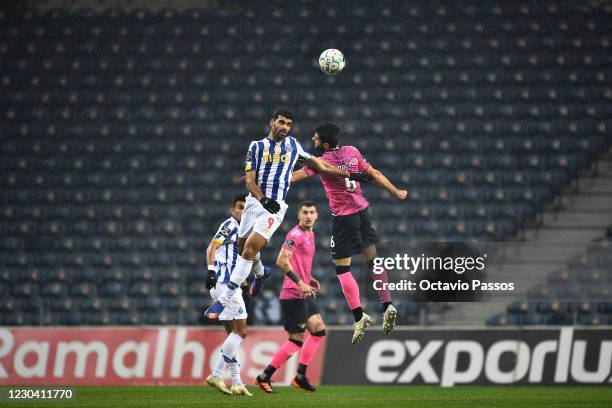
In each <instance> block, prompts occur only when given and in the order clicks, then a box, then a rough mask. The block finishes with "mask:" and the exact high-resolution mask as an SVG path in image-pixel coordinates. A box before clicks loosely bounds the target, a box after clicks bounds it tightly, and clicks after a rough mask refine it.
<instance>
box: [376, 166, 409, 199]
mask: <svg viewBox="0 0 612 408" xmlns="http://www.w3.org/2000/svg"><path fill="white" fill-rule="evenodd" d="M368 175H369V176H370V177H372V182H373V183H374V184H376V185H378V186H380V187H382V188H384V189H385V190H387V191H388V192H390V193H391V194H393V195H394V196H395V197H396V198H397V199H398V200H404V199H406V197H407V196H408V191H406V190H400V189H399V188H397V187H395V186H394V185H393V183H391V181H389V179H388V178H387V177H385V175H384V174H382V172H380V171H379V170H376V169H375V168H374V167H372V166H370V167H368Z"/></svg>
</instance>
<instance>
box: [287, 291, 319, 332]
mask: <svg viewBox="0 0 612 408" xmlns="http://www.w3.org/2000/svg"><path fill="white" fill-rule="evenodd" d="M280 303H281V311H282V313H283V326H284V327H285V330H286V331H287V332H288V333H304V330H306V320H308V319H309V318H310V317H311V316H313V315H316V314H318V313H319V309H318V308H317V304H316V303H315V302H314V300H312V299H281V301H280Z"/></svg>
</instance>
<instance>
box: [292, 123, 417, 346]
mask: <svg viewBox="0 0 612 408" xmlns="http://www.w3.org/2000/svg"><path fill="white" fill-rule="evenodd" d="M339 138H340V128H339V127H338V126H336V125H335V124H333V123H325V124H323V125H321V126H319V127H318V128H317V129H316V130H315V135H314V137H313V138H312V140H313V142H314V145H315V148H316V149H317V150H320V151H323V152H324V153H323V155H322V156H321V159H322V160H324V161H326V162H328V163H329V164H331V165H333V166H335V167H337V168H339V169H341V170H346V171H348V172H366V173H367V174H368V175H369V176H370V177H371V179H372V182H373V183H375V184H377V185H379V186H380V187H382V188H384V189H385V190H387V191H389V192H390V193H392V194H393V195H394V196H395V197H397V199H398V200H404V199H405V198H406V196H407V195H408V192H407V191H406V190H400V189H398V188H397V187H395V186H394V185H393V183H391V182H390V181H389V179H387V177H385V175H384V174H382V173H381V172H380V171H378V170H376V169H374V168H373V167H372V166H371V165H370V164H368V163H367V162H366V161H365V160H364V159H363V156H362V155H361V152H359V150H358V149H357V148H355V147H353V146H339V145H338V140H339ZM316 173H317V172H316V171H315V170H313V169H312V168H310V167H308V166H304V167H303V168H302V169H301V170H298V171H296V172H294V173H293V178H292V180H291V182H292V183H294V182H297V181H300V180H303V179H305V178H307V177H309V176H312V175H313V174H316ZM319 176H320V177H321V182H322V183H323V187H324V188H325V191H326V193H327V197H328V199H329V207H330V209H331V212H332V215H333V225H332V236H331V241H330V247H331V255H332V259H333V261H334V265H335V266H336V273H337V274H338V279H339V280H340V284H341V285H342V292H343V293H344V297H345V298H346V301H347V303H348V306H349V308H350V309H351V311H352V312H353V316H354V318H355V324H354V325H353V328H354V333H353V339H352V342H353V343H358V342H360V341H361V340H362V339H363V336H364V331H365V329H366V328H367V327H368V326H369V325H371V324H372V318H371V317H370V316H369V315H368V314H366V313H364V312H363V309H362V307H361V300H360V297H359V286H358V285H357V282H356V281H355V278H354V277H353V275H352V274H351V272H350V270H351V256H353V255H355V254H359V253H361V254H363V258H364V261H365V262H366V263H367V265H368V269H369V270H370V271H372V269H373V262H374V261H373V260H374V258H375V257H376V256H377V255H376V245H375V244H376V243H377V242H378V241H379V240H378V237H377V235H376V231H375V230H374V228H373V227H372V222H371V219H370V213H369V211H368V206H369V203H368V201H367V200H366V199H365V198H364V197H363V195H362V194H361V186H360V184H359V182H358V181H355V180H349V179H348V178H344V179H342V178H331V177H327V176H326V175H325V174H319ZM375 278H376V279H381V280H383V281H386V280H387V278H386V272H384V273H383V274H381V275H377V276H376V277H375ZM379 296H380V301H381V303H382V304H383V311H384V316H383V320H384V321H383V330H384V333H385V334H389V333H391V332H392V331H393V328H394V327H395V319H396V317H397V310H396V309H395V307H393V305H392V304H391V294H390V292H389V291H388V290H384V291H380V292H379Z"/></svg>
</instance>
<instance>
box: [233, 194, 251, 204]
mask: <svg viewBox="0 0 612 408" xmlns="http://www.w3.org/2000/svg"><path fill="white" fill-rule="evenodd" d="M246 197H247V194H246V193H242V194H238V195H236V196H235V197H234V200H233V201H232V207H233V206H235V205H236V203H237V202H239V201H246Z"/></svg>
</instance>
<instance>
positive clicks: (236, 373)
mask: <svg viewBox="0 0 612 408" xmlns="http://www.w3.org/2000/svg"><path fill="white" fill-rule="evenodd" d="M239 355H240V353H238V354H236V357H234V359H235V360H236V362H235V363H230V365H229V366H230V370H231V372H232V384H237V385H242V378H240V357H239Z"/></svg>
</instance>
